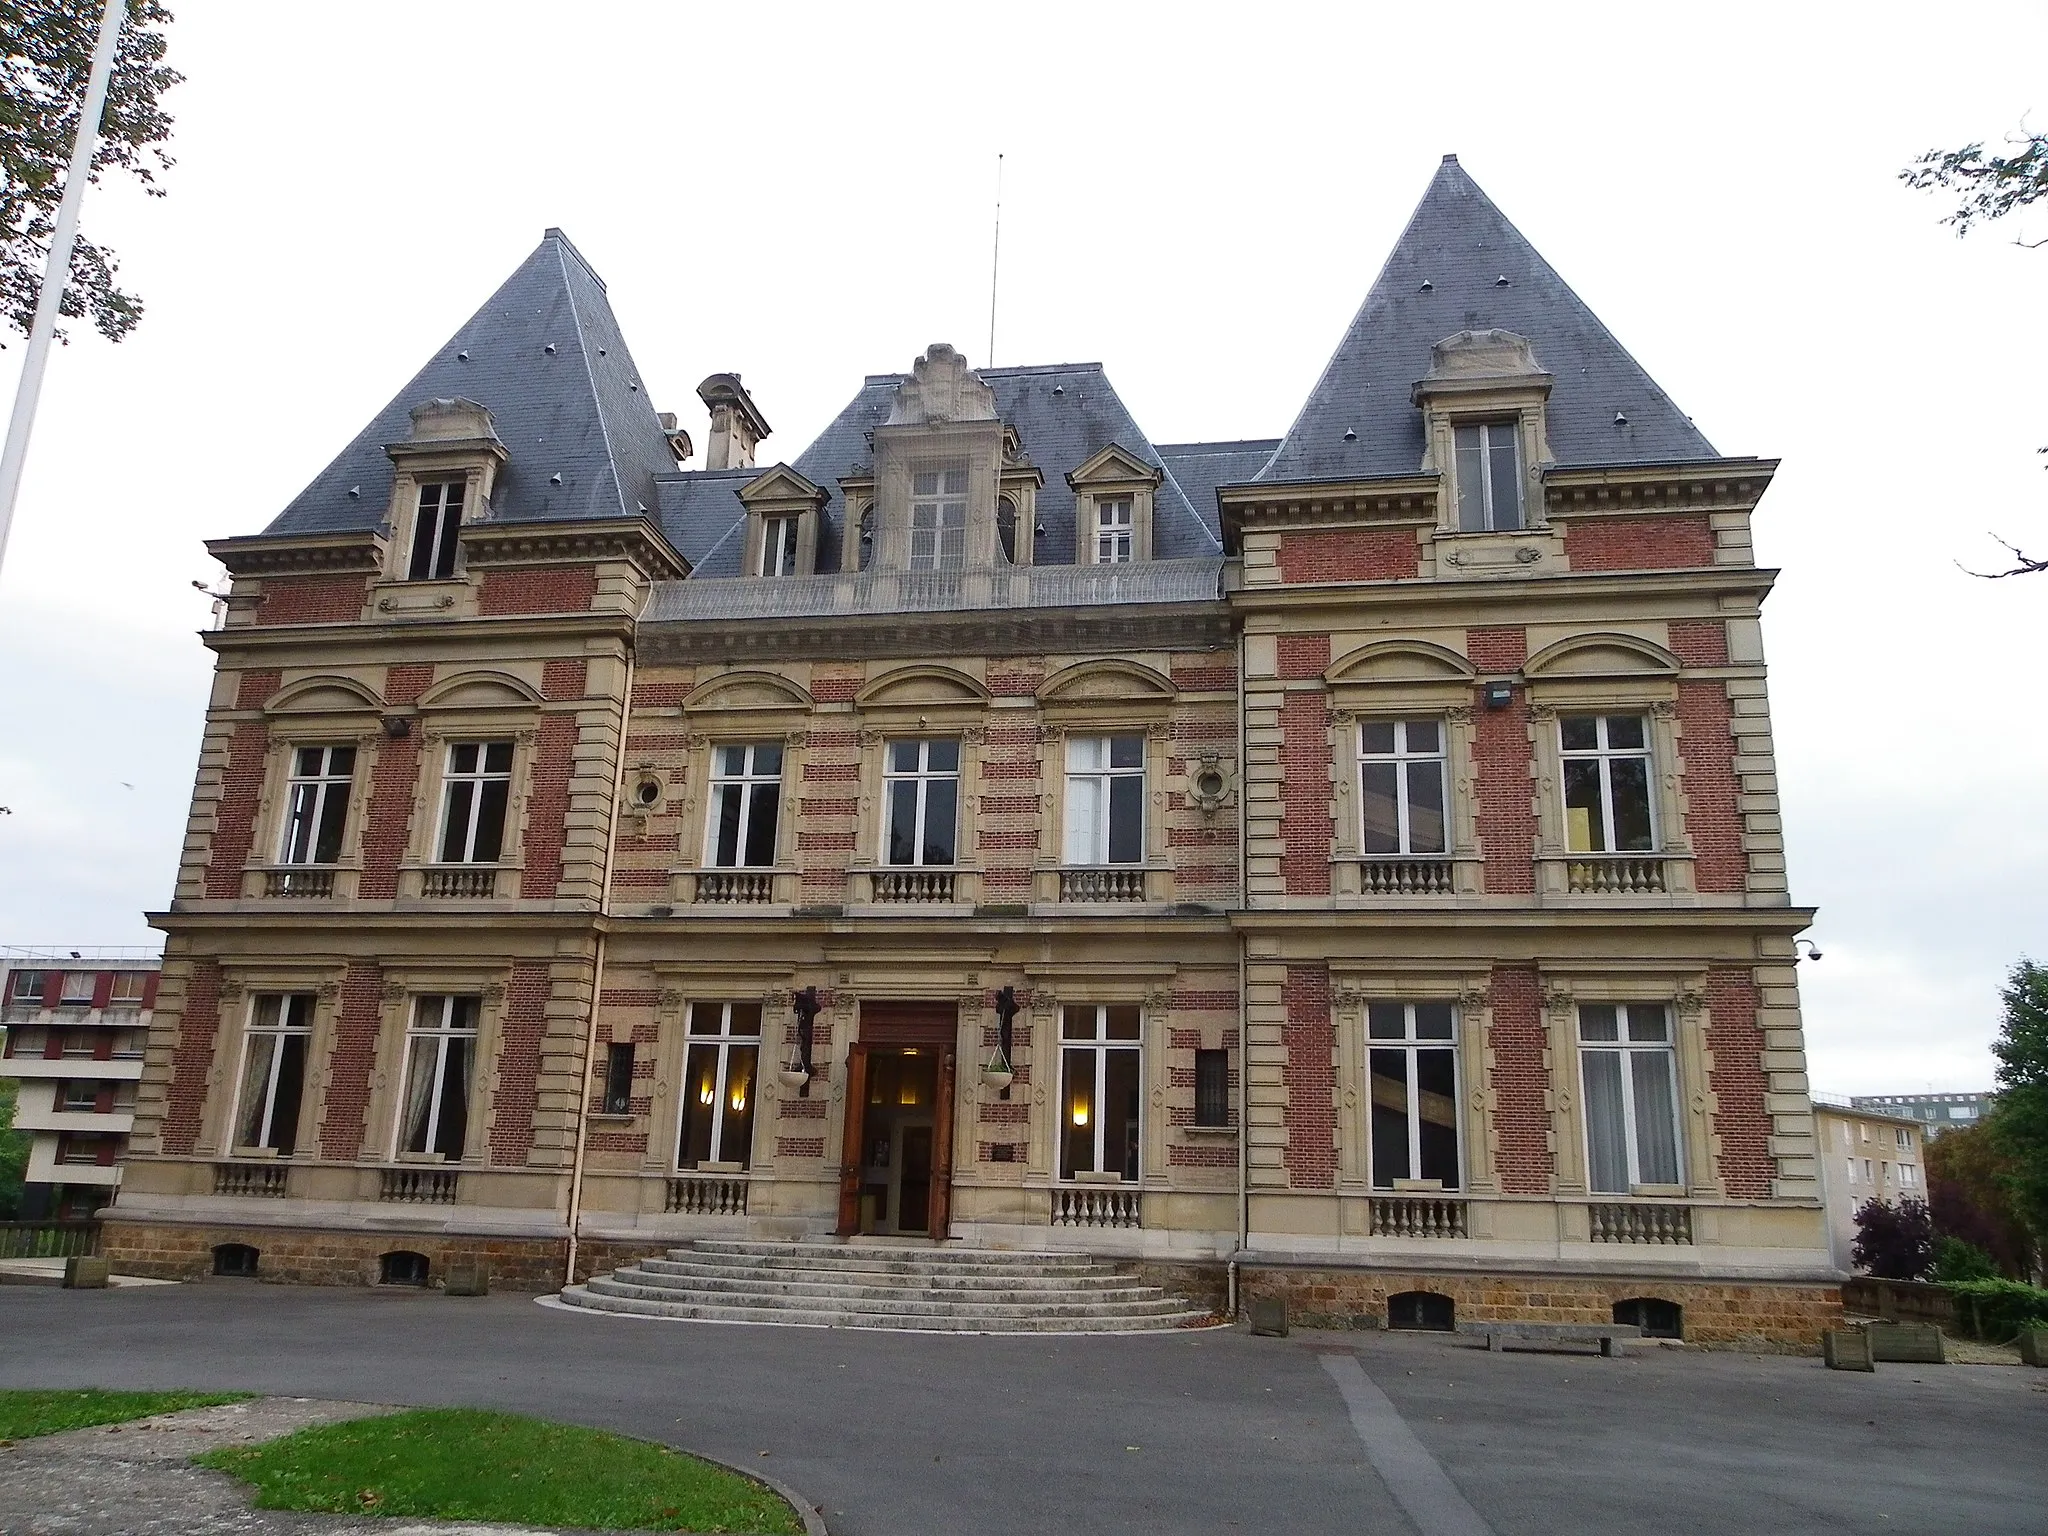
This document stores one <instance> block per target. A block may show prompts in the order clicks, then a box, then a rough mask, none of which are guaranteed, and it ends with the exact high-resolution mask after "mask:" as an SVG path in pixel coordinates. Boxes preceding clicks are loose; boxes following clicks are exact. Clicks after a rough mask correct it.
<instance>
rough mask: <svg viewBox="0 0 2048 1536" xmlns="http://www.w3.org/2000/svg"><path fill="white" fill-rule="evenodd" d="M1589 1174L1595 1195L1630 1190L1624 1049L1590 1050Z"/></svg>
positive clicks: (1585, 1057)
mask: <svg viewBox="0 0 2048 1536" xmlns="http://www.w3.org/2000/svg"><path fill="white" fill-rule="evenodd" d="M1582 1059H1583V1061H1584V1063H1585V1069H1586V1073H1585V1075H1586V1156H1587V1160H1588V1162H1589V1164H1590V1167H1589V1168H1588V1169H1587V1176H1588V1178H1589V1180H1590V1182H1591V1187H1592V1189H1593V1192H1594V1193H1595V1194H1602V1195H1625V1194H1627V1193H1628V1185H1629V1178H1628V1120H1627V1117H1626V1112H1625V1110H1624V1108H1623V1104H1622V1093H1623V1091H1624V1090H1623V1088H1622V1076H1621V1052H1619V1051H1586V1052H1584V1053H1583V1054H1582Z"/></svg>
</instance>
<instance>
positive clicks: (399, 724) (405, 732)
mask: <svg viewBox="0 0 2048 1536" xmlns="http://www.w3.org/2000/svg"><path fill="white" fill-rule="evenodd" d="M384 734H385V735H386V736H389V737H390V738H391V739H392V740H393V741H397V740H398V739H399V738H400V737H403V736H410V735H411V734H412V722H411V721H410V720H408V719H406V718H405V716H403V715H386V716H385V717H384Z"/></svg>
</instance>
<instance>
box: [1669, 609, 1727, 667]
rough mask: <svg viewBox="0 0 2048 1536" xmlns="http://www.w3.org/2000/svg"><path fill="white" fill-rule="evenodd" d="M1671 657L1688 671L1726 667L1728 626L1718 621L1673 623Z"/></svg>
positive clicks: (1677, 620) (1702, 620)
mask: <svg viewBox="0 0 2048 1536" xmlns="http://www.w3.org/2000/svg"><path fill="white" fill-rule="evenodd" d="M1671 653H1672V654H1673V655H1674V656H1676V657H1677V658H1678V659H1679V660H1680V661H1682V662H1684V663H1685V664H1686V665H1687V666H1688V667H1725V666H1727V665H1728V626H1727V625H1726V624H1725V623H1724V622H1722V621H1721V620H1720V619H1676V620H1674V621H1673V622H1672V625H1671Z"/></svg>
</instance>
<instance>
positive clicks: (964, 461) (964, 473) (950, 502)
mask: <svg viewBox="0 0 2048 1536" xmlns="http://www.w3.org/2000/svg"><path fill="white" fill-rule="evenodd" d="M1003 470H1004V452H1003V424H1002V421H1001V420H1000V419H999V418H998V417H997V415H996V397H995V391H994V390H992V389H990V388H989V387H988V385H987V384H985V383H983V382H982V380H981V378H980V376H979V375H977V374H976V373H975V372H974V370H973V369H971V368H969V367H968V366H967V359H966V358H964V357H962V356H961V355H960V354H959V353H958V352H956V351H954V350H953V348H951V347H950V346H947V345H946V344H945V343H944V342H937V343H934V344H933V345H932V346H931V347H930V348H929V349H928V350H927V351H926V352H925V354H924V356H923V357H920V358H919V359H918V360H917V361H916V362H915V363H913V364H912V365H911V370H910V377H909V378H907V379H905V380H904V381H903V382H902V383H901V384H900V385H898V386H897V389H896V397H895V399H894V400H893V401H892V402H891V403H890V407H889V419H888V421H887V422H886V423H884V424H883V425H882V426H880V427H877V428H876V429H875V487H874V512H875V516H874V519H873V529H872V531H873V535H874V555H873V560H872V563H871V568H872V569H874V570H878V571H959V570H967V569H972V568H977V567H987V566H992V565H996V564H998V563H1005V562H1004V556H1003V552H1002V547H1001V540H1000V539H999V538H998V535H997V528H996V498H997V492H998V486H999V483H1000V481H1001V479H1002V476H1003Z"/></svg>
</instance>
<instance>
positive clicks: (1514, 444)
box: [1451, 421, 1522, 533]
mask: <svg viewBox="0 0 2048 1536" xmlns="http://www.w3.org/2000/svg"><path fill="white" fill-rule="evenodd" d="M1451 435H1452V438H1453V442H1454V445H1455V448H1456V452H1457V474H1458V528H1459V530H1460V531H1461V532H1464V533H1487V532H1504V531H1507V530H1511V529H1515V528H1519V527H1521V526H1522V449H1521V428H1520V426H1519V425H1518V424H1517V423H1515V422H1513V421H1474V422H1467V423H1464V424H1463V425H1461V426H1458V427H1454V428H1453V429H1452V434H1451Z"/></svg>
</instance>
